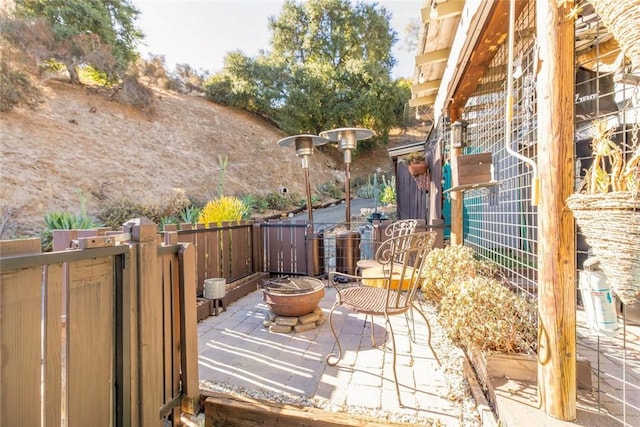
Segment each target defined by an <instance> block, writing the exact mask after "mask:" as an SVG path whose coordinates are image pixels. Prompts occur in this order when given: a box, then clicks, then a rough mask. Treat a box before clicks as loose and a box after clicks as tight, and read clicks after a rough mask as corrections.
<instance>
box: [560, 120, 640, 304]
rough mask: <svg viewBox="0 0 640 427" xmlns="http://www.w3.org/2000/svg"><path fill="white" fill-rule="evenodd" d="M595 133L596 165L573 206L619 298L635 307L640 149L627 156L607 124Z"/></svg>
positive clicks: (598, 124)
mask: <svg viewBox="0 0 640 427" xmlns="http://www.w3.org/2000/svg"><path fill="white" fill-rule="evenodd" d="M593 129H594V137H593V140H592V149H593V155H594V159H593V164H592V165H591V167H590V168H589V170H588V171H587V173H586V175H585V179H584V181H583V183H582V187H581V188H580V189H579V190H578V192H577V193H575V194H572V195H571V196H569V198H568V199H567V206H568V207H569V209H571V211H572V212H573V215H574V216H575V218H576V222H577V224H578V226H579V227H580V230H581V231H582V234H583V235H584V236H585V239H586V241H587V243H588V244H589V245H590V246H591V248H592V250H593V253H594V255H596V256H597V257H598V259H599V260H600V265H601V267H602V270H603V271H604V273H605V274H606V275H607V280H608V281H609V283H610V284H611V287H612V288H613V290H614V291H615V293H616V295H618V297H619V298H620V300H621V301H622V302H623V303H625V304H633V303H634V302H636V301H637V300H638V297H639V296H640V145H638V144H637V142H636V144H635V147H634V152H633V153H631V155H627V156H625V153H624V152H623V151H622V149H621V148H620V147H619V146H618V145H617V144H616V143H614V142H613V141H612V140H611V131H610V130H609V129H608V125H607V122H606V120H598V121H595V122H594V123H593ZM633 131H634V133H637V131H638V130H637V126H634V130H633ZM635 139H636V141H637V136H636V137H635Z"/></svg>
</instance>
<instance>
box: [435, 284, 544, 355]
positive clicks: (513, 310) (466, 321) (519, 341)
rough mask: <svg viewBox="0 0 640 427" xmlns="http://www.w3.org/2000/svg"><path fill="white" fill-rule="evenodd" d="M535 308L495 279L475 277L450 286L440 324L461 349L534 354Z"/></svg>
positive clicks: (440, 316)
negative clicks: (470, 348) (471, 348)
mask: <svg viewBox="0 0 640 427" xmlns="http://www.w3.org/2000/svg"><path fill="white" fill-rule="evenodd" d="M536 313H537V307H536V305H535V304H534V303H533V302H531V301H528V300H526V299H524V298H522V297H520V296H518V295H516V294H515V293H513V292H511V291H510V290H509V289H507V288H506V287H504V286H502V284H501V283H500V282H498V281H497V280H495V279H492V278H488V277H484V276H477V277H473V278H466V279H463V280H460V281H456V282H453V283H452V284H451V285H450V286H449V288H448V289H447V292H446V293H445V295H444V296H443V297H442V300H441V304H440V310H439V314H438V315H439V320H440V323H441V324H442V326H443V327H444V328H445V329H446V330H447V333H448V334H449V336H450V337H451V339H452V340H453V341H454V342H456V343H458V344H460V345H461V346H463V348H466V347H473V348H477V349H479V350H488V351H497V352H501V353H535V351H536V346H537V326H536V324H537V322H536Z"/></svg>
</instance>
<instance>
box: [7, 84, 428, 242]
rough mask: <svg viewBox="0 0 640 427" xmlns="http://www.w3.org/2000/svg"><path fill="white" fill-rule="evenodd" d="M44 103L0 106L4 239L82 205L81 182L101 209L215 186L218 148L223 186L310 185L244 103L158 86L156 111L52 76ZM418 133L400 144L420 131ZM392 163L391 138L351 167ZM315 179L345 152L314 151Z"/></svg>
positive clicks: (338, 171) (331, 176) (296, 188)
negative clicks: (10, 108) (107, 203)
mask: <svg viewBox="0 0 640 427" xmlns="http://www.w3.org/2000/svg"><path fill="white" fill-rule="evenodd" d="M45 94H46V103H45V104H44V105H43V106H42V107H41V108H39V109H37V110H23V111H16V112H9V113H1V114H0V131H1V138H0V176H1V178H2V187H0V211H2V212H5V211H12V212H13V211H15V210H17V213H16V214H15V215H13V216H12V217H11V219H10V221H9V222H7V223H6V224H5V225H4V232H5V233H4V235H3V236H0V237H1V238H11V237H16V236H29V235H34V234H35V233H37V232H39V230H41V229H42V228H43V226H44V222H43V217H44V216H45V215H46V214H47V213H49V212H52V211H69V212H76V211H78V210H79V209H80V200H79V197H78V190H79V192H80V194H82V195H83V196H84V197H85V198H86V203H87V208H88V212H89V213H90V214H95V213H96V212H97V210H98V209H99V206H100V203H101V202H102V201H104V200H106V199H110V198H111V199H117V198H121V197H123V196H125V195H126V196H129V197H131V198H134V199H136V200H141V201H142V200H149V201H153V200H158V199H161V198H166V197H167V196H170V195H171V194H173V193H174V192H176V191H180V189H182V190H184V191H185V192H186V194H187V195H189V196H194V197H197V198H198V199H200V200H207V199H209V198H212V197H214V196H216V195H217V190H218V189H217V186H218V179H219V162H218V155H223V156H224V155H227V156H228V159H229V165H228V167H227V169H226V173H225V177H224V193H225V194H228V195H239V194H246V193H254V194H255V193H263V194H266V193H269V192H274V191H278V189H279V188H281V187H287V188H288V189H289V191H290V192H298V193H300V194H304V191H305V190H304V178H303V174H302V169H301V163H300V159H298V158H297V157H296V156H295V154H294V150H293V149H291V148H290V147H279V146H278V145H277V141H278V140H279V139H281V138H283V137H285V136H287V135H285V134H284V133H283V132H281V131H280V130H278V129H276V128H274V127H273V126H272V125H270V124H269V123H267V122H265V121H264V120H262V119H260V118H257V117H256V116H253V115H251V114H248V113H246V112H244V111H239V110H234V109H231V108H227V107H222V106H220V105H217V104H214V103H211V102H209V101H207V100H205V99H203V98H201V97H198V96H193V95H179V94H176V93H172V92H166V91H160V90H154V97H155V99H154V112H153V114H152V115H151V114H149V113H145V112H141V111H140V110H137V109H136V108H134V107H132V106H128V105H123V104H120V103H118V102H116V101H113V100H110V99H109V98H108V97H106V96H105V95H104V94H103V93H100V91H99V90H97V89H92V88H89V87H83V86H73V85H70V84H68V83H66V82H62V81H56V80H49V81H48V82H47V86H46V87H45ZM422 137H423V135H421V134H419V133H413V134H403V135H398V136H396V137H394V138H393V141H392V143H391V144H392V145H397V144H404V143H409V142H415V141H417V140H420V138H422ZM376 166H382V167H383V169H384V170H387V171H388V170H390V169H391V162H390V160H389V158H388V155H387V151H386V147H381V148H380V149H379V150H377V151H376V152H375V153H371V154H367V155H364V156H362V157H361V158H357V157H356V158H355V159H354V163H353V165H352V174H353V176H354V177H356V176H365V177H366V176H367V174H368V173H371V172H373V171H374V170H375V167H376ZM310 176H311V180H312V186H314V187H315V185H317V184H320V183H323V182H327V181H341V180H343V165H342V155H341V153H337V152H335V151H333V152H332V150H325V151H320V150H318V151H317V153H316V154H315V155H314V156H313V157H312V158H311V160H310Z"/></svg>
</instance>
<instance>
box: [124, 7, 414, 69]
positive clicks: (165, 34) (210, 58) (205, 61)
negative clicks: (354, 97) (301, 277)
mask: <svg viewBox="0 0 640 427" xmlns="http://www.w3.org/2000/svg"><path fill="white" fill-rule="evenodd" d="M376 3H378V4H379V5H380V6H383V7H384V8H386V9H387V10H388V11H389V12H390V13H391V14H392V19H391V26H392V27H393V29H394V30H396V32H397V33H398V40H399V41H398V42H397V43H396V45H395V47H394V51H393V55H394V57H395V58H396V59H397V60H398V64H397V65H396V67H395V68H394V70H393V77H396V78H397V77H408V78H413V64H414V57H415V50H412V51H411V52H409V51H407V50H406V48H404V46H403V42H402V40H403V38H404V34H405V27H406V25H407V24H408V23H409V22H410V21H411V19H414V20H417V21H419V20H420V7H421V6H422V4H423V0H380V1H377V2H376ZM133 4H134V5H135V6H136V7H137V8H138V9H139V10H140V12H141V15H140V18H139V21H138V24H139V26H140V28H141V29H142V31H143V32H144V34H145V41H144V45H142V46H141V47H140V50H141V53H142V54H143V57H145V58H146V57H147V55H148V54H149V53H153V54H157V55H164V56H165V58H166V60H167V66H169V67H170V68H171V69H173V67H174V66H175V64H176V63H180V64H184V63H186V64H189V65H191V66H192V67H194V68H195V69H204V70H208V71H211V72H212V73H215V72H218V71H220V70H221V69H222V64H223V60H224V57H225V55H226V54H227V52H230V51H233V50H240V51H242V52H243V53H244V54H246V55H248V56H250V57H253V56H256V55H257V54H258V52H259V51H260V49H268V48H269V37H270V33H269V30H268V26H267V25H268V19H267V18H268V17H269V16H278V15H279V14H280V11H281V9H282V4H283V1H281V0H133Z"/></svg>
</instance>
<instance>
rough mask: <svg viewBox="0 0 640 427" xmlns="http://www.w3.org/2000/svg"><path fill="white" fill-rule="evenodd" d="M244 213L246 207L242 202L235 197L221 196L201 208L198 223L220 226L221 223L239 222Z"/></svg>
mask: <svg viewBox="0 0 640 427" xmlns="http://www.w3.org/2000/svg"><path fill="white" fill-rule="evenodd" d="M246 213H247V207H246V206H245V205H244V203H242V200H240V199H238V198H237V197H231V196H222V197H220V198H217V199H213V200H211V201H210V202H209V203H207V204H206V206H205V207H204V208H202V211H201V212H200V216H199V217H198V222H202V223H205V224H210V223H216V224H218V225H222V222H223V221H240V220H241V219H242V218H244V216H245V215H246Z"/></svg>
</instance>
